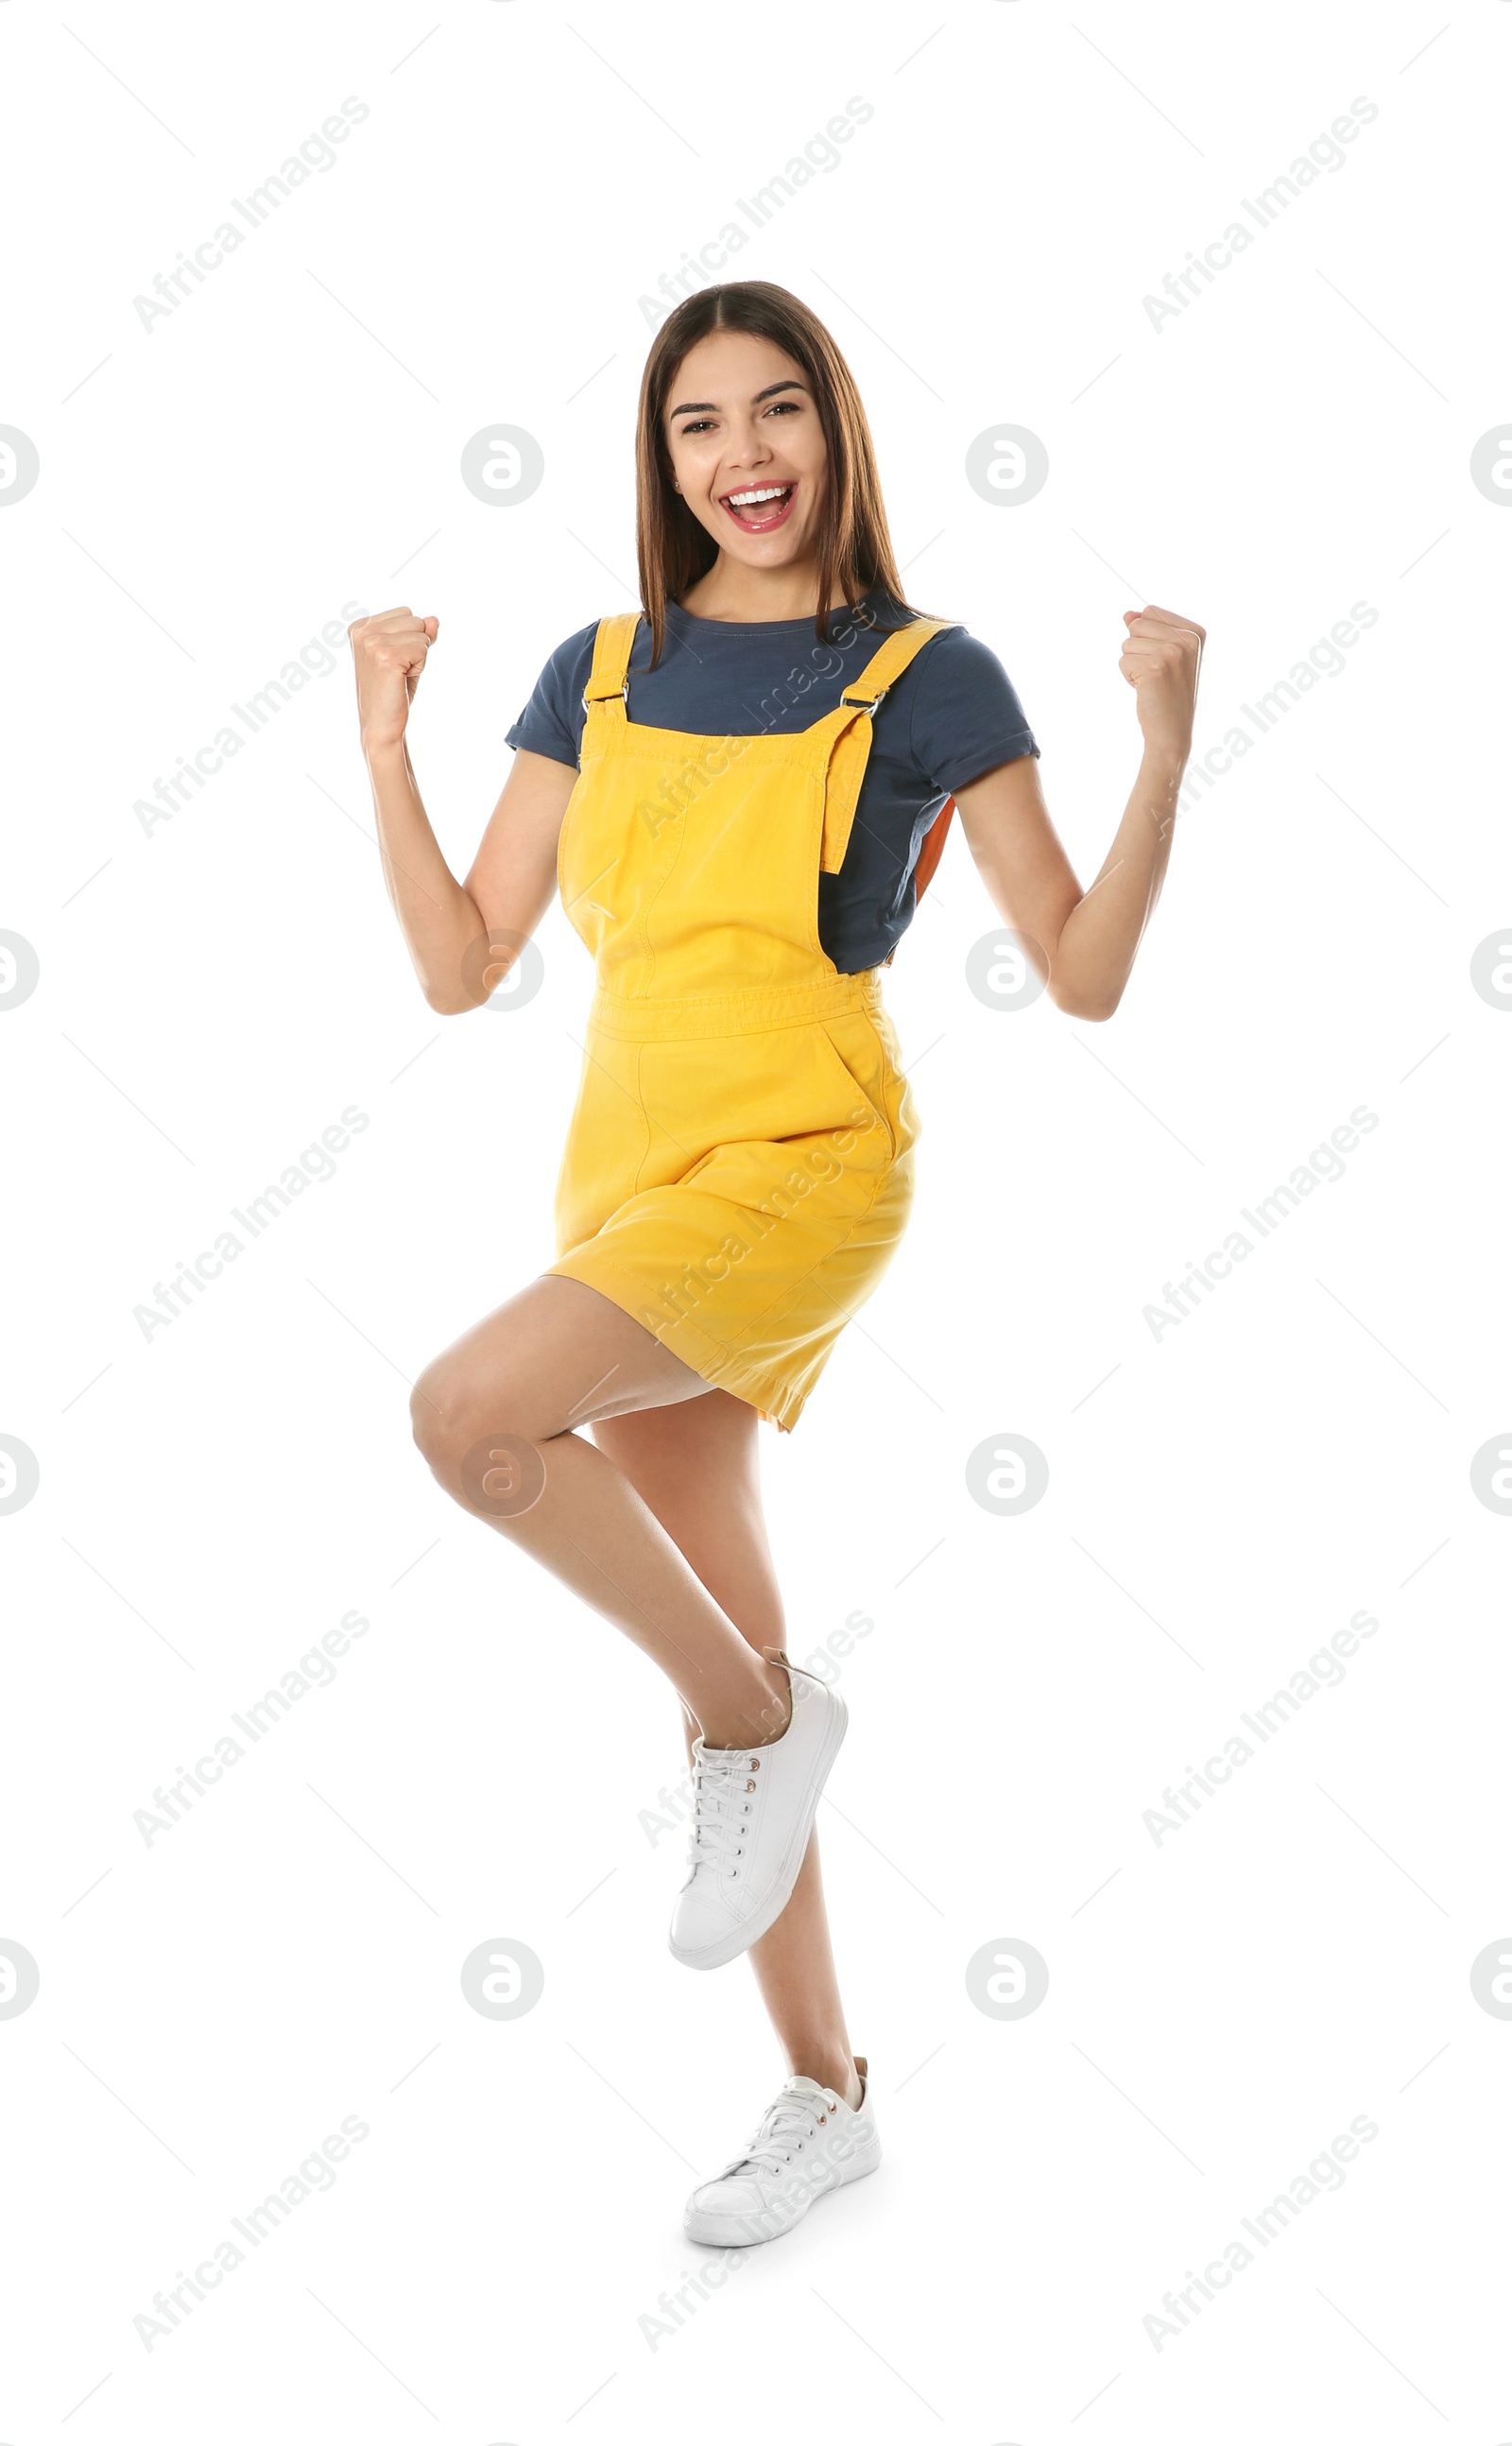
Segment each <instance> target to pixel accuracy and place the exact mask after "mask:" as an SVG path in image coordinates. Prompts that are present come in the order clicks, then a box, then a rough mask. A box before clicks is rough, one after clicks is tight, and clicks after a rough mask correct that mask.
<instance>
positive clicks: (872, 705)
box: [840, 681, 891, 713]
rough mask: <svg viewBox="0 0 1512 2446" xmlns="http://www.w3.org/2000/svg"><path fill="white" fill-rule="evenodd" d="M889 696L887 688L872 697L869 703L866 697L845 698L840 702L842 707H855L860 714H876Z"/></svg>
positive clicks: (881, 689)
mask: <svg viewBox="0 0 1512 2446" xmlns="http://www.w3.org/2000/svg"><path fill="white" fill-rule="evenodd" d="M890 686H891V682H890V681H889V683H888V687H890ZM886 695H887V688H879V689H878V691H877V694H876V695H875V696H874V697H872V698H871V699H870V700H869V702H868V699H867V698H866V697H864V696H843V697H842V698H841V700H840V702H841V704H842V705H853V706H855V707H856V709H857V711H858V712H860V713H875V712H876V710H877V707H878V706H879V705H880V704H881V703H882V700H883V698H884V697H885V696H886Z"/></svg>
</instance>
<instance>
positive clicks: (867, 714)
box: [814, 620, 960, 875]
mask: <svg viewBox="0 0 1512 2446" xmlns="http://www.w3.org/2000/svg"><path fill="white" fill-rule="evenodd" d="M959 626H960V623H959V621H955V620H914V621H912V622H911V623H910V624H909V626H908V627H907V628H906V629H895V630H893V633H892V635H891V636H890V637H888V638H887V639H886V640H885V642H884V643H883V644H882V645H881V646H880V647H879V648H878V649H877V651H876V652H875V653H874V654H873V655H872V657H871V660H870V662H869V663H868V665H867V667H866V669H865V670H864V671H863V672H862V674H861V676H860V678H859V679H858V680H855V681H853V682H852V684H851V686H850V687H849V688H848V689H847V690H846V693H845V695H844V696H843V697H842V698H841V700H840V703H839V705H838V706H836V707H835V710H834V712H833V713H831V714H828V715H826V717H825V719H824V720H823V721H822V722H818V723H815V724H814V729H815V731H816V732H817V733H818V735H819V736H820V737H821V738H822V737H824V736H825V735H826V734H827V733H828V735H829V738H830V743H831V744H830V761H829V766H828V774H827V781H826V786H825V800H824V839H823V845H822V847H821V850H820V853H819V864H820V867H821V869H822V870H823V872H824V873H825V874H826V875H838V874H839V872H840V869H841V867H842V865H843V864H844V862H845V854H846V849H847V846H848V844H849V839H850V827H851V824H852V823H853V822H854V820H855V813H856V801H857V800H858V799H859V798H860V796H861V784H862V781H863V780H864V778H865V776H866V770H867V760H868V757H869V756H870V754H871V717H872V715H873V714H874V713H875V712H876V710H877V707H878V706H879V705H880V704H881V703H882V700H883V698H884V697H885V696H886V695H887V691H888V689H889V688H890V687H892V685H893V683H894V682H895V681H896V680H899V679H901V678H902V676H903V674H904V672H905V670H906V669H907V668H908V666H909V664H910V663H911V662H912V661H913V658H914V656H915V655H916V654H917V653H918V652H919V651H920V649H921V648H923V647H924V646H927V645H928V643H929V640H930V638H931V637H938V636H939V635H940V633H941V631H942V630H944V629H954V628H959Z"/></svg>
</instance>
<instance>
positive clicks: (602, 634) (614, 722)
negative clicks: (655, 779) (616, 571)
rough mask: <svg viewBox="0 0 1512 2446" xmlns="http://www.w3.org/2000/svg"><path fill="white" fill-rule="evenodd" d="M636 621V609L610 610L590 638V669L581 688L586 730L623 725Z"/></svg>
mask: <svg viewBox="0 0 1512 2446" xmlns="http://www.w3.org/2000/svg"><path fill="white" fill-rule="evenodd" d="M640 621H641V615H640V613H639V612H611V613H610V614H609V616H608V618H607V619H605V620H601V621H600V622H599V625H598V628H597V630H596V631H595V633H594V638H593V668H592V670H591V671H590V672H589V674H588V686H587V687H586V688H585V689H584V691H583V709H584V711H585V712H586V713H587V715H588V725H587V727H588V730H589V731H606V730H609V729H615V730H623V729H624V727H625V702H626V700H627V698H628V696H629V693H630V681H629V669H630V652H631V649H632V648H633V646H634V644H635V632H636V630H637V629H638V628H639V626H640Z"/></svg>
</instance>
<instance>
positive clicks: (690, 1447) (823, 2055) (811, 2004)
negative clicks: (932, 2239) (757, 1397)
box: [593, 1392, 861, 2106]
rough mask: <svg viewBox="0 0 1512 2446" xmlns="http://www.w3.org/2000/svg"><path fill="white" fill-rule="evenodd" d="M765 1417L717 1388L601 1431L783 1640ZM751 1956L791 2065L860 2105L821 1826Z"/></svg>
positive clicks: (711, 1576) (761, 1639)
mask: <svg viewBox="0 0 1512 2446" xmlns="http://www.w3.org/2000/svg"><path fill="white" fill-rule="evenodd" d="M758 1423H759V1422H758V1421H757V1419H756V1412H755V1410H753V1409H752V1407H751V1406H750V1404H749V1402H740V1401H737V1400H736V1399H735V1397H734V1396H733V1395H732V1394H729V1393H722V1392H712V1393H709V1394H707V1395H706V1396H705V1397H704V1399H703V1400H701V1401H698V1402H683V1403H681V1405H680V1406H678V1407H676V1408H663V1409H656V1410H638V1411H635V1412H633V1413H631V1414H629V1415H627V1416H625V1417H621V1418H615V1419H600V1420H598V1421H595V1424H594V1428H593V1439H594V1441H595V1442H596V1443H597V1444H598V1445H599V1446H600V1448H601V1449H602V1450H603V1451H604V1452H606V1453H607V1454H608V1455H609V1456H610V1458H612V1459H613V1460H614V1461H615V1462H616V1463H617V1464H618V1466H619V1468H620V1469H621V1470H622V1471H623V1472H624V1474H625V1477H627V1478H628V1479H629V1481H630V1483H631V1485H632V1486H633V1487H634V1488H635V1489H636V1491H637V1492H638V1493H639V1494H640V1495H641V1496H643V1497H644V1500H645V1502H646V1503H647V1504H648V1505H649V1507H650V1509H651V1510H652V1511H653V1512H654V1513H655V1515H656V1516H657V1518H658V1519H659V1520H660V1521H661V1523H662V1526H663V1529H664V1530H665V1531H666V1532H667V1534H668V1535H669V1536H670V1537H671V1538H672V1539H673V1540H674V1542H675V1543H676V1544H677V1546H678V1547H679V1548H680V1550H681V1552H682V1553H683V1555H684V1556H685V1557H686V1559H687V1561H688V1562H689V1563H690V1564H691V1566H692V1568H693V1570H694V1571H696V1572H697V1573H698V1575H699V1578H700V1580H701V1581H702V1583H703V1585H704V1587H705V1588H706V1589H707V1590H708V1591H709V1593H710V1595H711V1596H712V1597H713V1598H715V1600H716V1601H717V1602H718V1604H719V1606H720V1608H721V1609H722V1610H723V1611H724V1612H725V1614H727V1615H728V1617H729V1619H730V1620H731V1621H732V1622H734V1623H736V1624H737V1625H738V1627H739V1628H740V1630H741V1631H742V1632H743V1633H744V1635H745V1637H746V1638H747V1639H748V1640H749V1641H750V1642H751V1644H752V1646H753V1647H755V1648H756V1649H757V1650H763V1649H766V1648H773V1647H781V1646H783V1643H784V1628H783V1615H782V1599H781V1597H780V1595H779V1593H778V1590H777V1582H776V1574H775V1571H774V1569H773V1564H772V1552H771V1548H770V1547H769V1545H768V1543H767V1533H766V1523H765V1520H764V1519H763V1517H762V1512H761V1492H760V1482H759V1476H758V1469H757V1461H758V1451H757V1441H756V1438H757V1430H758ZM684 1732H685V1734H686V1736H687V1738H688V1741H689V1747H690V1749H691V1739H692V1727H691V1726H690V1725H688V1724H686V1723H685V1724H684ZM750 1960H751V1965H752V1967H753V1968H754V1970H755V1972H756V1985H758V1987H759V1988H760V1990H761V1996H762V2001H763V2003H764V2004H765V2005H766V2008H767V2012H768V2014H769V2016H770V2017H771V2021H772V2024H773V2027H774V2029H775V2032H776V2034H777V2040H778V2043H779V2044H780V2045H781V2047H782V2050H783V2053H784V2055H785V2056H786V2058H787V2062H788V2069H789V2071H790V2072H798V2073H807V2075H808V2076H809V2079H811V2080H819V2081H823V2082H824V2083H825V2085H826V2086H827V2087H828V2088H831V2089H833V2090H835V2091H836V2092H837V2093H838V2095H839V2096H840V2097H841V2098H844V2099H845V2100H846V2102H847V2104H848V2105H850V2106H859V2104H860V2103H861V2081H860V2077H859V2075H858V2074H857V2072H856V2069H855V2066H854V2063H853V2062H852V2060H851V2055H850V2041H849V2035H848V2033H847V2030H846V2022H845V2014H844V2011H843V2010H842V2008H841V2004H840V1990H839V1986H838V1984H837V1982H836V1979H835V1968H834V1956H833V1953H832V1952H831V1946H830V1929H829V1922H828V1920H827V1918H826V1916H825V1908H824V1889H823V1886H822V1884H821V1881H820V1874H819V1837H818V1834H817V1831H815V1833H813V1834H811V1836H810V1837H809V1848H808V1850H807V1852H806V1853H804V1859H803V1867H802V1868H801V1870H800V1871H799V1872H798V1881H797V1883H796V1885H795V1886H794V1887H793V1893H792V1895H791V1897H790V1899H789V1902H788V1906H787V1909H786V1910H784V1911H783V1913H782V1916H781V1918H780V1919H779V1920H777V1922H776V1923H775V1926H774V1927H772V1928H770V1929H768V1930H767V1933H766V1935H765V1936H763V1937H761V1938H759V1939H758V1940H757V1942H756V1944H755V1945H754V1946H753V1947H751V1953H750Z"/></svg>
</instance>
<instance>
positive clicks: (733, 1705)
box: [410, 1274, 792, 1749]
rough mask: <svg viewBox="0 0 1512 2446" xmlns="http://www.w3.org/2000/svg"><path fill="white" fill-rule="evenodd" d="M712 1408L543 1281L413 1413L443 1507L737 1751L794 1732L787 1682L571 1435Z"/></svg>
mask: <svg viewBox="0 0 1512 2446" xmlns="http://www.w3.org/2000/svg"><path fill="white" fill-rule="evenodd" d="M717 1398H719V1399H723V1398H726V1397H723V1396H716V1395H715V1394H713V1393H712V1392H711V1391H710V1388H709V1386H708V1385H707V1384H705V1383H704V1381H703V1379H702V1377H701V1376H699V1375H698V1374H696V1373H695V1371H694V1370H693V1369H692V1368H691V1367H689V1366H687V1365H685V1364H684V1363H683V1362H682V1361H681V1359H676V1358H674V1357H673V1355H672V1353H671V1352H670V1351H668V1350H664V1349H663V1346H662V1345H661V1344H660V1343H659V1342H658V1341H657V1339H656V1336H655V1335H654V1334H652V1333H648V1332H647V1331H646V1329H645V1327H644V1326H641V1325H637V1323H636V1322H635V1319H634V1318H633V1317H632V1316H628V1315H627V1314H626V1313H625V1310H624V1309H623V1308H617V1307H616V1306H615V1304H614V1302H613V1301H612V1300H609V1299H606V1298H605V1297H604V1296H603V1294H602V1293H601V1292H599V1291H595V1290H590V1289H588V1286H587V1284H585V1283H578V1282H573V1281H572V1280H570V1278H569V1277H568V1276H565V1275H561V1274H542V1275H540V1276H539V1277H538V1278H537V1280H536V1281H535V1282H533V1283H532V1284H530V1285H529V1286H528V1287H527V1289H524V1290H522V1291H520V1292H519V1293H518V1294H517V1295H516V1296H515V1297H514V1298H513V1299H512V1300H508V1301H506V1303H505V1305H504V1306H503V1307H502V1308H495V1311H494V1314H493V1315H492V1316H490V1317H485V1319H484V1320H483V1322H482V1324H481V1325H477V1326H474V1327H473V1328H472V1330H471V1332H469V1333H465V1334H463V1335H462V1336H461V1338H460V1340H459V1341H457V1342H455V1343H453V1345H451V1348H450V1349H449V1350H446V1351H443V1352H442V1354H441V1356H440V1357H439V1359H435V1360H433V1361H432V1362H431V1364H430V1365H429V1366H428V1367H427V1368H426V1369H425V1370H424V1371H423V1373H422V1374H421V1375H420V1378H419V1380H418V1382H417V1383H416V1385H415V1391H414V1397H413V1400H412V1402H411V1404H410V1409H411V1415H412V1417H413V1420H414V1426H415V1440H416V1442H417V1443H418V1444H419V1445H420V1450H421V1451H422V1452H423V1453H424V1455H425V1458H426V1459H427V1460H428V1461H429V1462H430V1465H431V1468H432V1471H433V1472H434V1474H435V1476H436V1477H437V1478H438V1480H439V1483H440V1484H441V1485H442V1486H443V1487H444V1488H445V1489H446V1492H447V1493H448V1495H451V1496H455V1498H456V1499H457V1502H459V1503H460V1504H462V1505H463V1506H464V1507H465V1508H466V1509H467V1510H468V1511H470V1512H472V1513H474V1514H475V1515H476V1517H477V1518H479V1519H483V1520H487V1521H489V1522H490V1524H491V1525H492V1526H493V1527H494V1528H495V1529H497V1530H499V1531H500V1532H502V1533H503V1534H504V1535H505V1536H507V1537H509V1538H510V1539H511V1541H512V1542H513V1544H515V1545H518V1546H523V1547H524V1548H525V1549H526V1550H527V1552H530V1553H532V1554H534V1555H535V1556H536V1558H537V1560H538V1561H540V1562H542V1563H544V1564H545V1565H546V1567H547V1569H548V1571H553V1572H554V1573H555V1574H556V1576H557V1577H558V1578H559V1579H561V1580H564V1581H565V1582H566V1583H567V1585H568V1586H569V1588H571V1589H573V1590H576V1592H577V1594H578V1595H579V1596H581V1597H582V1598H583V1599H584V1601H585V1603H587V1604H588V1605H590V1606H592V1607H593V1608H594V1609H596V1610H597V1611H598V1612H599V1613H602V1614H604V1615H606V1616H607V1618H608V1620H609V1621H610V1622H612V1623H614V1624H616V1625H617V1626H618V1628H620V1629H621V1630H623V1631H625V1632H626V1633H627V1634H628V1635H629V1637H630V1638H631V1639H633V1640H634V1641H635V1642H636V1644H637V1646H640V1647H642V1648H644V1651H645V1653H646V1654H647V1655H648V1656H650V1657H651V1658H653V1659H654V1661H655V1662H656V1663H657V1664H658V1665H660V1666H661V1667H662V1670H663V1673H665V1674H666V1676H667V1677H668V1679H669V1680H670V1681H671V1682H672V1683H673V1684H674V1685H675V1687H676V1689H677V1691H678V1695H679V1697H680V1698H681V1700H682V1703H683V1705H684V1706H685V1708H686V1709H687V1710H688V1712H689V1713H690V1714H691V1716H692V1717H693V1719H694V1721H695V1722H697V1723H698V1725H699V1727H700V1730H701V1732H702V1734H703V1737H704V1739H705V1740H707V1741H708V1742H709V1744H710V1746H711V1747H713V1748H716V1749H735V1748H740V1747H742V1746H743V1745H745V1744H747V1743H752V1744H756V1745H759V1744H760V1743H761V1742H764V1741H769V1740H776V1739H777V1738H778V1737H779V1736H780V1735H781V1734H782V1733H783V1732H784V1731H785V1730H786V1729H787V1725H788V1722H789V1719H790V1716H791V1713H792V1702H791V1699H790V1697H789V1690H788V1676H787V1674H786V1673H785V1672H784V1671H783V1669H782V1667H781V1666H780V1665H772V1664H769V1663H768V1662H767V1661H766V1660H765V1659H764V1658H763V1657H762V1655H761V1654H760V1652H759V1650H758V1648H757V1647H756V1646H755V1645H754V1644H753V1643H752V1642H750V1641H749V1640H747V1639H746V1638H745V1637H744V1636H742V1633H741V1631H740V1630H739V1629H737V1628H736V1625H735V1624H734V1622H732V1620H731V1618H730V1616H729V1615H728V1614H727V1613H726V1612H725V1611H724V1610H723V1609H722V1607H721V1606H720V1605H719V1603H718V1602H717V1600H716V1599H715V1598H714V1597H713V1596H712V1595H711V1594H710V1592H709V1590H708V1588H707V1587H706V1586H705V1585H704V1583H703V1581H702V1580H701V1579H700V1577H699V1574H698V1572H697V1571H696V1570H694V1569H693V1568H691V1567H690V1565H689V1564H688V1562H687V1561H686V1560H685V1559H684V1557H683V1555H682V1553H681V1552H680V1551H679V1548H678V1546H677V1545H676V1543H675V1542H674V1540H673V1539H672V1538H671V1537H670V1536H669V1535H668V1534H667V1532H666V1530H665V1529H664V1528H663V1526H662V1523H661V1522H660V1520H659V1519H658V1518H657V1516H656V1515H655V1513H654V1512H653V1510H652V1509H651V1508H650V1506H649V1505H648V1504H647V1503H646V1502H645V1501H644V1498H643V1496H641V1495H640V1494H638V1493H637V1491H636V1489H635V1487H634V1485H633V1484H632V1482H631V1480H630V1479H629V1477H627V1476H626V1475H625V1472H624V1471H623V1470H622V1469H620V1468H617V1467H616V1465H615V1463H614V1461H613V1459H612V1458H609V1456H608V1454H607V1452H604V1451H601V1450H598V1449H596V1448H595V1446H594V1445H593V1444H591V1443H588V1442H587V1441H586V1440H585V1439H583V1438H582V1437H581V1436H579V1435H576V1434H574V1433H572V1432H571V1431H572V1429H573V1428H574V1427H579V1426H586V1425H588V1423H589V1422H590V1421H599V1420H603V1419H607V1418H612V1417H614V1416H615V1415H616V1414H617V1413H620V1412H624V1411H632V1410H633V1411H638V1412H649V1413H651V1414H653V1415H661V1411H662V1407H663V1405H665V1404H674V1405H678V1404H680V1405H683V1406H686V1407H690V1408H702V1407H703V1406H705V1405H706V1404H707V1403H708V1402H711V1401H714V1400H715V1399H717ZM735 1406H736V1407H737V1409H738V1408H745V1407H746V1406H747V1405H746V1404H744V1403H737V1404H736V1405H735ZM751 1415H752V1418H753V1420H754V1418H755V1413H754V1412H753V1413H752V1414H751ZM773 1644H774V1645H776V1644H777V1643H776V1642H774V1643H773Z"/></svg>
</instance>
